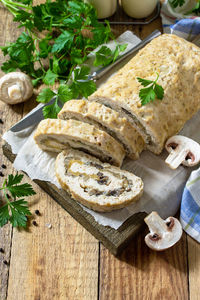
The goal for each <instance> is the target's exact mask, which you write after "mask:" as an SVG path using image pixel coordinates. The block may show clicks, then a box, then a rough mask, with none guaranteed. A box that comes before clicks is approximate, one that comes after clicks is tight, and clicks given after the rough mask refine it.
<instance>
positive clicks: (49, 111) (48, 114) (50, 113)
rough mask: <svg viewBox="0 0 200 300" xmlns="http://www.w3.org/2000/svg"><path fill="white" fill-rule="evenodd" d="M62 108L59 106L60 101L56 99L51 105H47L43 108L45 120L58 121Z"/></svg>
mask: <svg viewBox="0 0 200 300" xmlns="http://www.w3.org/2000/svg"><path fill="white" fill-rule="evenodd" d="M60 110H61V108H60V106H59V105H58V100H57V99H56V100H55V102H54V103H53V104H51V105H47V106H45V107H44V108H43V115H44V118H45V119H47V118H50V119H56V118H57V114H58V113H59V112H60Z"/></svg>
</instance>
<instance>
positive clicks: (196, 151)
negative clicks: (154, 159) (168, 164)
mask: <svg viewBox="0 0 200 300" xmlns="http://www.w3.org/2000/svg"><path fill="white" fill-rule="evenodd" d="M165 149H166V150H167V151H168V152H169V153H175V152H177V153H179V152H180V153H181V152H182V155H183V160H182V162H181V163H182V164H183V165H185V166H188V167H193V166H195V165H196V164H198V163H199V162H200V145H199V144H198V143H197V142H195V141H194V140H192V139H190V138H188V137H185V136H182V135H175V136H172V137H171V138H169V139H168V141H167V142H166V144H165Z"/></svg>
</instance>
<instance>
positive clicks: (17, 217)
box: [0, 174, 36, 227]
mask: <svg viewBox="0 0 200 300" xmlns="http://www.w3.org/2000/svg"><path fill="white" fill-rule="evenodd" d="M22 178H23V175H19V174H16V175H15V176H14V175H12V174H11V175H8V179H6V180H5V181H4V183H3V186H2V187H1V188H0V190H1V191H3V194H4V198H5V201H6V204H4V205H3V206H1V207H0V227H2V226H4V225H5V224H7V223H8V221H9V222H10V223H11V224H12V226H13V227H26V224H27V216H30V215H31V212H30V210H29V209H28V202H27V201H25V200H24V198H21V197H25V196H31V195H35V194H36V193H35V191H34V190H33V188H32V186H31V185H30V184H28V183H22V184H20V183H21V181H22ZM8 193H9V194H10V195H11V196H12V200H11V197H10V195H9V194H8ZM17 198H21V199H17Z"/></svg>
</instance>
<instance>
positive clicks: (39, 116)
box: [10, 97, 56, 132]
mask: <svg viewBox="0 0 200 300" xmlns="http://www.w3.org/2000/svg"><path fill="white" fill-rule="evenodd" d="M55 99H56V97H53V98H52V99H51V100H50V101H49V102H48V103H46V104H45V105H43V106H40V107H38V108H36V109H35V110H34V111H33V112H32V113H31V114H28V115H27V116H26V117H25V118H23V119H22V120H20V121H19V122H17V123H16V124H15V125H14V126H12V127H11V128H10V130H11V131H12V132H18V131H21V130H23V129H25V128H28V127H30V126H32V125H34V124H35V125H36V124H38V123H39V122H40V121H42V120H43V119H44V116H43V108H44V107H45V106H48V105H51V104H53V103H54V101H55Z"/></svg>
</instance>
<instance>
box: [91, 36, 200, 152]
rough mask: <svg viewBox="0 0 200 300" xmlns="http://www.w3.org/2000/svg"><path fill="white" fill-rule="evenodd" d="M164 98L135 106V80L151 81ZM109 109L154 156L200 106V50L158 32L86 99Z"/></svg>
mask: <svg viewBox="0 0 200 300" xmlns="http://www.w3.org/2000/svg"><path fill="white" fill-rule="evenodd" d="M157 74H159V79H158V82H157V83H158V84H159V85H161V86H162V87H163V89H164V98H163V99H162V100H159V99H155V100H154V101H153V102H150V103H148V104H146V105H143V106H142V105H141V100H140V97H139V91H140V89H141V88H143V87H142V86H141V84H140V83H139V82H138V80H137V77H141V78H144V79H149V80H155V79H156V76H157ZM89 100H90V101H97V102H100V103H103V104H104V105H106V106H108V107H111V108H112V109H115V110H116V111H118V112H119V113H120V115H121V116H123V117H124V116H126V118H127V119H128V120H129V121H130V122H131V123H132V124H133V126H134V127H135V128H136V129H137V130H138V131H139V132H140V134H141V135H142V136H143V137H144V139H145V142H146V144H147V148H148V149H149V150H151V151H152V152H154V153H156V154H159V153H160V152H161V151H162V149H163V147H164V143H165V141H166V140H167V139H168V138H169V137H171V136H173V135H175V134H177V133H178V132H179V131H180V130H181V128H182V127H183V125H184V124H185V122H186V121H187V120H189V119H190V118H191V117H192V116H193V115H194V114H195V113H196V112H197V111H198V110H199V108H200V48H198V47H197V46H195V45H194V44H192V43H190V42H187V41H186V40H184V39H182V38H180V37H178V36H175V35H172V34H163V35H161V36H159V37H158V38H156V39H154V40H153V41H151V42H150V43H149V44H148V45H146V46H145V47H144V48H143V49H142V50H141V51H139V52H138V54H136V55H135V56H134V57H133V58H132V59H131V60H130V61H129V62H128V63H127V64H126V65H125V66H124V67H123V68H122V69H120V70H119V71H118V72H117V73H116V74H115V75H114V76H112V77H111V78H110V79H109V80H108V81H107V82H106V83H105V84H103V85H102V86H101V87H100V88H99V89H98V90H97V91H96V92H95V93H94V94H92V95H91V96H90V97H89Z"/></svg>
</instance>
